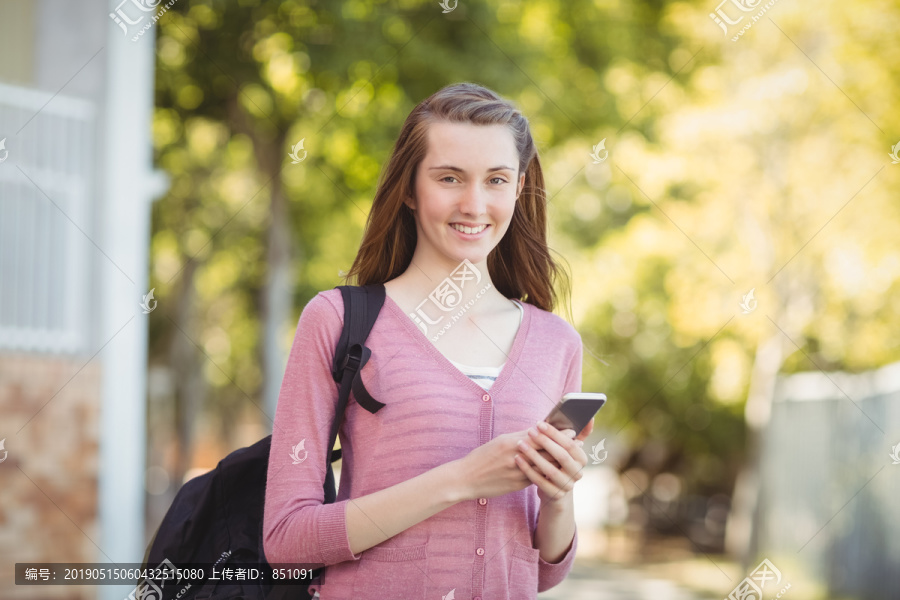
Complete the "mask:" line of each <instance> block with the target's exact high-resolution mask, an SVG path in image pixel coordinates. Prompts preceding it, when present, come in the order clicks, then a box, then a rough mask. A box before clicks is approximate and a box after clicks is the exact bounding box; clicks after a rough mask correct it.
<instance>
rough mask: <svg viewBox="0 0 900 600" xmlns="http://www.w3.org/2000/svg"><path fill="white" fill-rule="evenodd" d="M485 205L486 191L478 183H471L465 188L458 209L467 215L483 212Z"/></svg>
mask: <svg viewBox="0 0 900 600" xmlns="http://www.w3.org/2000/svg"><path fill="white" fill-rule="evenodd" d="M486 206H487V191H486V190H483V189H482V188H481V186H480V185H478V184H473V185H471V186H469V187H468V188H466V191H465V192H463V197H462V199H461V200H460V202H459V211H460V212H461V213H464V214H467V215H480V214H483V213H484V212H485V207H486Z"/></svg>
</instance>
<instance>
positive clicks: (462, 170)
mask: <svg viewBox="0 0 900 600" xmlns="http://www.w3.org/2000/svg"><path fill="white" fill-rule="evenodd" d="M435 169H441V170H446V171H456V172H457V173H465V170H464V169H460V168H459V167H454V166H453V165H439V166H437V167H429V168H428V170H429V171H433V170H435ZM514 170H515V169H513V168H512V167H506V166H503V165H500V166H499V167H491V168H490V169H488V172H490V171H514Z"/></svg>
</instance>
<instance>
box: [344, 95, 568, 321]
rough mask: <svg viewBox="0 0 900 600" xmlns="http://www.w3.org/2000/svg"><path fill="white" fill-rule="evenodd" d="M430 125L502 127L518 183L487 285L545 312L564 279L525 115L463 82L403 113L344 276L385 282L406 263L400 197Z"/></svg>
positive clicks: (406, 226) (410, 226)
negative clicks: (515, 159) (521, 180)
mask: <svg viewBox="0 0 900 600" xmlns="http://www.w3.org/2000/svg"><path fill="white" fill-rule="evenodd" d="M436 122H451V123H471V124H474V125H506V126H507V127H508V128H509V130H510V132H511V133H512V135H513V139H514V140H515V144H516V151H517V152H518V155H519V173H523V172H524V173H525V185H524V187H523V188H522V193H521V195H520V196H519V198H518V200H517V201H516V206H515V210H514V211H513V216H512V221H511V222H510V224H509V229H508V230H507V231H506V234H505V235H504V236H503V238H502V239H501V240H500V242H499V243H498V244H497V246H496V247H495V248H494V249H493V250H492V251H491V253H490V254H489V255H488V258H487V265H488V270H489V272H490V276H491V281H492V282H493V285H494V287H495V288H496V289H497V291H499V292H500V293H501V294H503V295H504V296H506V297H507V298H516V299H518V300H520V301H522V302H528V303H529V304H533V305H534V306H537V307H538V308H541V309H543V310H546V311H552V310H553V307H554V306H555V305H556V303H557V294H556V292H555V291H554V288H553V284H554V282H556V281H558V280H561V281H562V288H563V289H562V291H563V294H564V297H567V296H568V294H569V277H568V274H567V273H566V271H565V270H564V269H563V268H562V267H561V266H560V264H558V263H556V262H554V261H553V259H552V258H551V257H550V248H549V247H548V246H547V208H546V204H547V193H546V190H545V188H544V174H543V171H542V170H541V162H540V159H539V158H538V152H537V148H536V147H535V145H534V139H533V138H532V136H531V128H530V127H529V125H528V119H526V118H525V116H524V115H523V114H522V113H521V112H520V111H519V110H518V109H517V108H516V107H515V106H514V105H513V104H512V103H511V102H509V101H508V100H505V99H503V98H501V97H500V96H499V95H497V94H496V93H495V92H493V91H491V90H489V89H487V88H485V87H482V86H480V85H477V84H474V83H468V82H463V83H457V84H454V85H449V86H447V87H444V88H443V89H441V90H439V91H437V92H435V93H434V94H432V95H431V96H430V97H428V98H427V99H425V100H423V101H422V102H420V103H419V104H418V105H417V106H416V107H415V108H414V109H413V110H412V112H411V113H410V114H409V116H408V117H407V118H406V122H404V123H403V129H402V130H401V131H400V136H399V137H398V138H397V143H396V144H395V145H394V150H393V153H392V154H391V158H390V161H389V162H388V165H387V169H386V170H384V171H383V172H382V175H381V178H380V182H379V184H378V191H377V192H376V193H375V200H374V202H373V203H372V210H371V212H370V213H369V218H368V221H367V223H366V230H365V233H364V235H363V239H362V243H361V244H360V247H359V252H358V253H357V254H356V260H354V261H353V266H352V267H351V268H350V270H349V271H348V272H347V273H346V275H345V276H344V279H345V280H347V281H351V280H352V279H353V278H354V277H355V278H356V281H355V285H368V284H371V283H384V282H386V281H390V280H391V279H393V278H394V277H397V276H398V275H400V274H401V273H403V272H404V271H405V270H406V269H407V268H408V267H409V264H410V261H411V260H412V257H413V251H414V250H415V248H416V238H417V234H416V221H415V217H414V216H413V211H412V210H411V209H410V208H409V207H408V206H407V205H406V204H405V203H404V202H403V199H404V198H406V197H415V176H416V170H417V168H418V166H419V163H421V162H422V159H423V158H425V154H426V152H427V151H428V138H427V137H426V136H427V132H428V126H429V125H430V124H432V123H436ZM567 307H568V306H567Z"/></svg>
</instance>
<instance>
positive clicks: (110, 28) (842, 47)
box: [0, 0, 900, 600]
mask: <svg viewBox="0 0 900 600" xmlns="http://www.w3.org/2000/svg"><path fill="white" fill-rule="evenodd" d="M716 2H717V0H691V1H680V2H679V1H667V0H632V1H630V2H624V1H620V0H594V1H587V0H570V1H567V2H563V1H561V0H529V1H527V2H525V1H515V0H503V1H495V2H480V1H479V2H457V1H456V0H445V2H444V4H439V3H438V2H437V1H436V0H432V1H430V2H423V1H419V0H404V1H402V2H364V1H359V0H348V1H344V2H324V1H315V0H312V1H309V2H295V1H291V0H287V1H274V0H270V1H264V0H232V1H231V2H225V1H221V0H168V1H166V2H160V1H158V0H125V1H119V0H114V1H112V2H106V1H103V0H79V1H77V2H63V1H61V0H55V1H54V0H34V1H32V2H30V1H25V0H4V1H3V2H2V3H0V440H2V442H0V596H2V597H3V598H101V597H102V598H110V599H111V598H123V597H125V596H127V595H128V591H129V590H128V589H127V588H121V587H112V586H97V587H83V586H78V587H75V586H46V585H45V586H34V587H26V586H16V585H14V576H13V566H14V564H15V563H16V562H114V561H116V562H118V561H125V562H140V560H141V557H142V555H143V552H144V549H145V548H146V545H147V543H148V542H149V540H150V536H152V534H153V533H154V531H155V530H156V527H157V526H158V525H159V522H160V520H161V519H162V516H163V515H164V514H165V512H166V510H167V509H168V507H169V505H170V504H171V502H172V499H173V498H174V496H175V494H176V492H177V491H178V489H179V488H180V486H181V485H182V484H183V483H184V482H185V481H188V480H189V479H191V478H192V477H195V476H197V475H199V474H202V473H205V472H206V471H208V470H210V469H212V468H214V467H215V465H216V464H217V462H218V461H219V460H220V459H221V458H222V457H224V456H225V455H227V454H228V453H229V452H231V451H233V450H235V449H237V448H240V447H243V446H247V445H250V444H252V443H254V442H256V441H257V440H259V439H260V438H262V437H264V436H265V435H267V434H268V433H270V432H271V427H272V417H273V416H274V413H275V402H276V399H277V395H278V391H279V388H280V385H281V379H282V377H283V375H284V367H285V363H286V358H287V352H288V350H289V349H290V346H291V343H292V340H293V335H294V332H295V328H296V324H297V320H298V318H299V315H300V312H301V310H302V309H303V307H304V305H305V304H306V303H307V302H308V301H309V300H310V299H311V298H312V297H313V296H314V295H315V294H316V293H318V292H319V291H321V290H327V289H330V288H333V287H334V286H336V285H341V284H343V283H344V282H343V280H342V279H341V278H340V276H339V272H340V271H346V270H348V269H349V267H350V265H351V263H352V261H353V258H354V256H355V253H356V251H357V249H358V245H359V242H360V239H361V236H362V231H363V227H364V224H365V219H366V216H367V214H368V211H369V208H370V206H371V200H372V198H373V196H374V191H375V188H376V184H377V180H378V176H379V173H380V171H381V169H382V168H383V165H384V164H385V161H386V160H387V158H388V157H389V155H390V152H391V150H392V147H393V144H394V142H395V140H396V137H397V135H398V133H399V130H400V127H401V125H402V123H403V120H404V119H405V118H406V116H407V114H408V113H409V111H410V110H411V109H412V108H413V107H414V106H415V105H416V104H417V103H418V102H420V101H421V100H423V99H424V98H426V97H427V96H429V95H430V94H432V93H433V92H435V91H436V90H438V89H440V88H441V87H443V86H445V85H448V84H450V83H454V82H458V81H472V82H476V83H479V84H482V85H485V86H487V87H489V88H491V89H493V90H495V91H497V92H498V93H499V94H501V95H502V96H504V97H506V98H508V99H510V100H512V101H513V102H514V103H516V105H518V106H519V107H520V108H521V110H522V111H523V112H524V113H525V115H526V116H527V117H528V118H529V120H530V122H531V125H532V130H533V133H534V135H535V138H536V142H537V144H538V148H539V152H540V156H541V161H542V165H543V167H544V175H545V178H546V182H547V189H548V197H549V198H550V202H549V221H550V225H549V226H550V232H549V236H550V245H551V246H552V248H553V249H554V251H555V252H556V253H557V256H561V257H562V258H563V259H564V261H565V262H566V263H567V265H568V267H569V269H570V272H571V274H572V276H573V277H572V282H573V287H572V297H571V307H570V308H571V311H569V310H568V308H569V307H566V306H559V307H557V309H556V312H557V314H559V315H560V316H562V317H563V318H566V319H569V320H570V321H571V322H572V324H573V325H574V326H575V327H576V329H577V330H578V332H579V333H580V334H581V337H582V340H583V342H584V364H583V384H582V388H583V389H584V390H585V391H602V392H604V393H606V394H607V396H608V398H609V402H608V403H607V405H606V406H605V407H604V409H603V410H602V411H601V412H600V413H599V414H598V416H597V418H596V420H595V428H594V432H593V434H592V435H591V436H590V438H588V440H587V441H586V443H585V450H586V451H588V450H590V452H589V454H590V457H589V461H588V465H587V466H586V468H585V470H584V477H583V478H582V479H581V480H580V481H579V482H578V484H577V485H576V496H575V497H576V509H577V513H578V514H577V522H578V528H579V540H580V542H579V548H578V556H577V559H576V566H575V568H574V569H573V571H572V574H571V575H570V577H569V578H568V579H567V580H566V581H565V582H564V583H562V584H560V585H559V586H557V587H556V588H553V589H552V590H549V591H547V592H544V593H542V594H541V595H540V597H541V598H545V599H551V598H552V599H560V600H562V599H575V600H582V599H588V598H596V599H603V600H605V599H628V598H639V599H644V598H647V599H649V598H653V599H655V600H667V599H678V600H681V599H685V600H692V599H700V598H709V599H722V598H728V599H734V600H741V599H752V600H762V599H765V600H768V599H769V598H781V597H785V598H790V599H793V600H822V599H840V600H868V599H873V600H882V599H889V598H898V597H900V592H898V590H900V512H898V511H897V509H896V499H897V498H898V497H900V363H898V362H897V361H898V360H900V343H898V338H897V335H896V333H897V331H898V324H900V294H898V291H900V242H898V240H900V235H898V233H900V208H898V206H900V204H898V201H897V200H898V193H897V190H898V189H900V155H898V154H900V111H898V110H897V106H898V104H900V40H898V36H897V31H898V30H900V4H897V2H896V1H891V0H881V1H879V0H872V1H867V2H862V3H851V2H846V1H844V2H837V1H833V0H821V1H816V2H813V1H812V0H803V1H800V0H769V1H768V2H762V1H761V0H726V1H724V2H721V3H720V4H716ZM292 155H293V156H292ZM336 464H337V465H339V463H336ZM776 575H777V577H776ZM123 590H124V591H123Z"/></svg>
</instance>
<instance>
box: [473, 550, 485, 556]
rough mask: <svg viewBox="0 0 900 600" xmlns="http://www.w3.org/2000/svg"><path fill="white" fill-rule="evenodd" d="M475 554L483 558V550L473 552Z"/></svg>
mask: <svg viewBox="0 0 900 600" xmlns="http://www.w3.org/2000/svg"><path fill="white" fill-rule="evenodd" d="M475 554H477V555H478V556H484V548H479V549H478V550H476V551H475Z"/></svg>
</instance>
